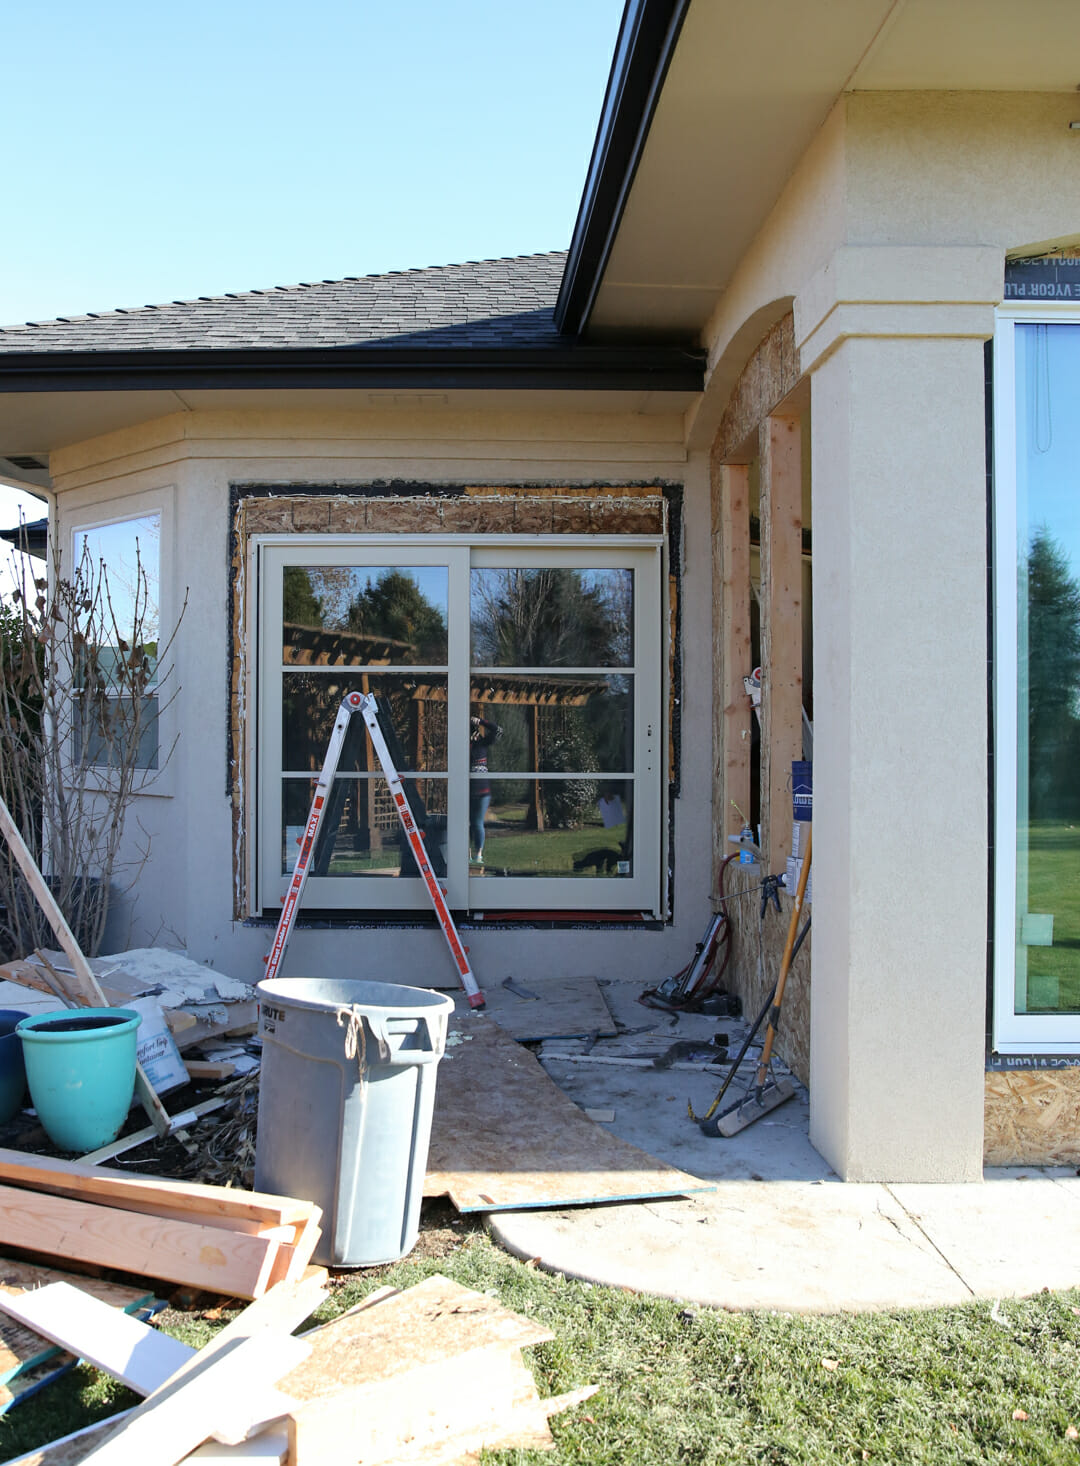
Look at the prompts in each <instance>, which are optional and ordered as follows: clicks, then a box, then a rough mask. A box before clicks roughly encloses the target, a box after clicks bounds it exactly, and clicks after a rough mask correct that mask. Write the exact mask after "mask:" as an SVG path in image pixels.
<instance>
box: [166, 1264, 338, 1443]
mask: <svg viewBox="0 0 1080 1466" xmlns="http://www.w3.org/2000/svg"><path fill="white" fill-rule="evenodd" d="M327 1279H328V1274H327V1271H326V1269H325V1268H322V1267H312V1268H309V1269H308V1270H307V1271H306V1272H305V1274H304V1276H303V1277H302V1278H301V1279H300V1280H299V1281H298V1282H295V1283H282V1284H279V1285H278V1286H277V1287H274V1288H271V1289H270V1290H269V1291H268V1292H266V1293H264V1294H263V1295H262V1297H260V1298H257V1299H256V1300H255V1302H254V1303H251V1304H249V1305H248V1307H247V1308H245V1309H244V1311H243V1312H242V1313H240V1314H238V1315H237V1316H236V1318H234V1319H233V1320H232V1322H231V1323H228V1324H226V1326H225V1327H224V1328H223V1329H221V1330H220V1332H218V1333H217V1334H215V1335H214V1337H213V1338H212V1339H211V1340H210V1342H209V1343H208V1344H206V1345H204V1347H203V1348H202V1349H200V1350H199V1352H198V1354H197V1355H196V1356H195V1358H194V1359H192V1360H190V1361H189V1362H188V1363H187V1364H185V1365H184V1366H183V1368H182V1369H180V1370H178V1371H177V1373H176V1374H175V1375H174V1376H173V1377H172V1379H171V1380H170V1381H169V1383H168V1385H167V1386H165V1388H166V1389H172V1388H174V1387H175V1386H177V1385H179V1384H180V1383H182V1381H183V1380H184V1379H185V1378H186V1377H187V1376H189V1375H192V1374H194V1373H195V1372H196V1371H202V1370H205V1369H207V1368H208V1367H209V1366H210V1365H211V1364H212V1362H213V1360H214V1359H215V1358H216V1357H217V1355H219V1354H225V1353H227V1352H228V1351H230V1350H232V1349H233V1348H235V1347H236V1345H237V1344H239V1343H243V1342H244V1341H246V1340H248V1339H252V1338H255V1337H256V1336H259V1335H271V1336H274V1337H277V1336H279V1335H281V1336H288V1335H289V1334H291V1332H292V1330H293V1329H294V1328H296V1327H297V1326H298V1325H299V1324H301V1323H303V1321H304V1319H306V1318H308V1317H309V1316H310V1315H311V1313H312V1312H314V1310H315V1309H316V1308H317V1307H318V1306H319V1304H320V1303H321V1302H322V1300H323V1299H324V1298H325V1297H326V1283H327ZM305 1348H310V1343H309V1342H307V1341H305ZM275 1378H276V1376H275ZM251 1393H252V1396H253V1398H252V1401H251V1403H250V1404H247V1403H246V1402H245V1401H243V1400H238V1401H237V1402H236V1408H235V1409H234V1411H233V1412H232V1413H231V1414H228V1413H226V1414H223V1415H220V1416H219V1418H218V1420H217V1421H216V1423H215V1425H214V1428H213V1431H212V1433H213V1434H214V1435H215V1436H216V1437H217V1438H218V1440H220V1441H224V1442H227V1443H236V1442H238V1441H241V1440H243V1439H244V1437H245V1435H247V1434H248V1433H249V1432H252V1431H255V1430H258V1429H259V1428H261V1427H262V1425H263V1424H264V1423H265V1422H266V1421H267V1420H269V1419H274V1418H276V1417H277V1416H279V1415H281V1414H283V1413H284V1410H285V1408H286V1407H291V1406H292V1404H293V1403H295V1402H294V1401H293V1400H292V1398H291V1397H289V1398H286V1397H285V1396H284V1394H283V1392H281V1391H278V1390H273V1391H268V1390H267V1389H265V1388H262V1387H260V1393H259V1397H258V1399H255V1398H254V1391H252V1392H251Z"/></svg>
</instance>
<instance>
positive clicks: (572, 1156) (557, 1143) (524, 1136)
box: [424, 1013, 715, 1211]
mask: <svg viewBox="0 0 1080 1466" xmlns="http://www.w3.org/2000/svg"><path fill="white" fill-rule="evenodd" d="M455 1040H460V1041H455ZM492 1116H497V1117H498V1123H497V1124H493V1123H492ZM712 1190H715V1186H714V1185H713V1184H712V1183H709V1182H705V1181H700V1180H698V1179H697V1178H696V1177H694V1176H690V1175H687V1173H686V1172H685V1171H678V1170H675V1168H674V1167H672V1166H666V1165H664V1164H663V1163H662V1162H661V1161H658V1160H656V1159H655V1158H654V1157H653V1156H650V1155H648V1154H646V1152H645V1151H643V1150H638V1148H637V1147H636V1146H634V1145H629V1144H628V1143H627V1142H626V1141H625V1140H620V1139H619V1138H618V1137H617V1136H615V1135H611V1134H609V1133H608V1132H607V1131H606V1130H603V1129H602V1128H601V1127H600V1126H599V1125H596V1124H594V1122H593V1121H592V1120H589V1119H587V1118H586V1117H585V1115H584V1114H583V1113H582V1111H581V1110H580V1109H579V1108H578V1106H577V1105H576V1104H575V1103H574V1102H573V1100H572V1099H570V1098H569V1097H568V1096H567V1095H565V1094H564V1093H563V1092H562V1090H561V1089H559V1088H558V1086H557V1085H556V1084H554V1083H553V1082H552V1081H551V1080H550V1079H549V1078H548V1076H547V1075H546V1074H545V1072H544V1070H543V1067H542V1065H541V1064H540V1063H539V1061H538V1060H537V1059H536V1058H535V1057H534V1056H533V1055H532V1054H531V1053H530V1052H529V1050H528V1049H525V1048H522V1047H521V1046H520V1044H516V1043H515V1042H514V1041H513V1039H511V1038H509V1037H508V1036H507V1035H506V1034H505V1033H503V1032H502V1030H501V1029H500V1028H499V1026H498V1024H496V1023H494V1022H492V1021H491V1020H490V1019H488V1018H486V1017H485V1016H484V1015H483V1014H482V1013H460V1014H455V1015H454V1017H453V1018H452V1020H451V1038H450V1041H449V1042H448V1044H447V1049H446V1053H445V1055H444V1057H443V1059H442V1061H441V1062H440V1065H439V1082H438V1085H437V1087H436V1091H435V1114H434V1119H433V1123H432V1130H431V1144H430V1148H429V1152H428V1171H427V1178H426V1181H425V1185H424V1194H425V1195H426V1196H443V1195H449V1196H450V1198H451V1199H452V1201H453V1203H454V1205H455V1206H456V1207H457V1208H458V1210H459V1211H499V1210H502V1209H503V1208H514V1207H530V1206H574V1205H583V1204H587V1203H590V1202H597V1201H616V1200H630V1199H632V1198H637V1197H646V1196H686V1195H689V1194H690V1193H691V1192H696V1191H712Z"/></svg>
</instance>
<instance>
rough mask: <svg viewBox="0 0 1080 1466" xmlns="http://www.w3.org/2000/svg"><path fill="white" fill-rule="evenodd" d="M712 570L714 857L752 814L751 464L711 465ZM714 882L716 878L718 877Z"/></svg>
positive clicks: (727, 850)
mask: <svg viewBox="0 0 1080 1466" xmlns="http://www.w3.org/2000/svg"><path fill="white" fill-rule="evenodd" d="M712 500H713V576H714V580H715V583H716V585H717V586H718V587H719V594H718V595H717V596H716V597H714V600H713V656H714V661H715V666H716V692H717V696H716V699H715V702H714V704H713V747H714V750H715V756H716V768H715V777H714V787H715V788H716V790H717V797H718V808H717V809H716V812H715V815H714V820H715V826H716V851H715V854H716V860H717V863H719V861H720V860H723V859H724V858H725V857H726V856H728V855H730V854H731V852H732V848H733V847H732V846H731V845H730V844H729V843H728V839H727V837H728V836H729V835H737V834H738V833H739V830H740V828H741V826H742V819H741V817H740V815H739V813H738V810H737V809H736V805H737V806H738V809H739V810H742V812H743V814H744V815H745V816H746V818H747V819H749V818H750V734H751V721H752V718H753V713H752V712H751V708H750V699H749V698H748V697H747V695H746V691H745V689H744V687H743V678H744V677H745V676H748V675H749V674H750V673H751V672H752V671H753V662H752V654H751V643H750V468H749V465H748V464H741V463H740V464H725V465H722V466H719V467H717V468H715V469H714V470H713V487H712ZM714 885H715V881H714Z"/></svg>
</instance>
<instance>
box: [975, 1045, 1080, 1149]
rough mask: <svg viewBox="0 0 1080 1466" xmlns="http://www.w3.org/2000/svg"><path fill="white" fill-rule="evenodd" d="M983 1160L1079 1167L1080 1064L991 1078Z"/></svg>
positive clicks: (1027, 1070) (995, 1074)
mask: <svg viewBox="0 0 1080 1466" xmlns="http://www.w3.org/2000/svg"><path fill="white" fill-rule="evenodd" d="M983 1160H984V1162H985V1164H986V1165H988V1166H1017V1165H1023V1166H1075V1165H1080V1065H1078V1066H1077V1067H1076V1068H1070V1069H1024V1070H1013V1071H1011V1072H1010V1073H989V1074H987V1076H986V1100H985V1128H984V1138H983Z"/></svg>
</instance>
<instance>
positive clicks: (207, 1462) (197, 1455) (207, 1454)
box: [184, 1425, 289, 1466]
mask: <svg viewBox="0 0 1080 1466" xmlns="http://www.w3.org/2000/svg"><path fill="white" fill-rule="evenodd" d="M288 1459H289V1431H288V1427H287V1426H285V1425H268V1426H267V1427H266V1429H265V1430H261V1431H259V1433H258V1435H253V1436H251V1437H250V1439H249V1440H246V1441H239V1442H238V1443H237V1444H236V1445H234V1446H226V1445H222V1444H221V1443H220V1442H219V1441H208V1442H207V1443H206V1445H204V1446H199V1448H198V1449H197V1450H195V1451H192V1453H191V1455H190V1456H185V1457H184V1460H185V1461H195V1462H198V1466H233V1462H249V1463H251V1466H256V1463H259V1466H275V1463H277V1466H286V1463H287V1462H288Z"/></svg>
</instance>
